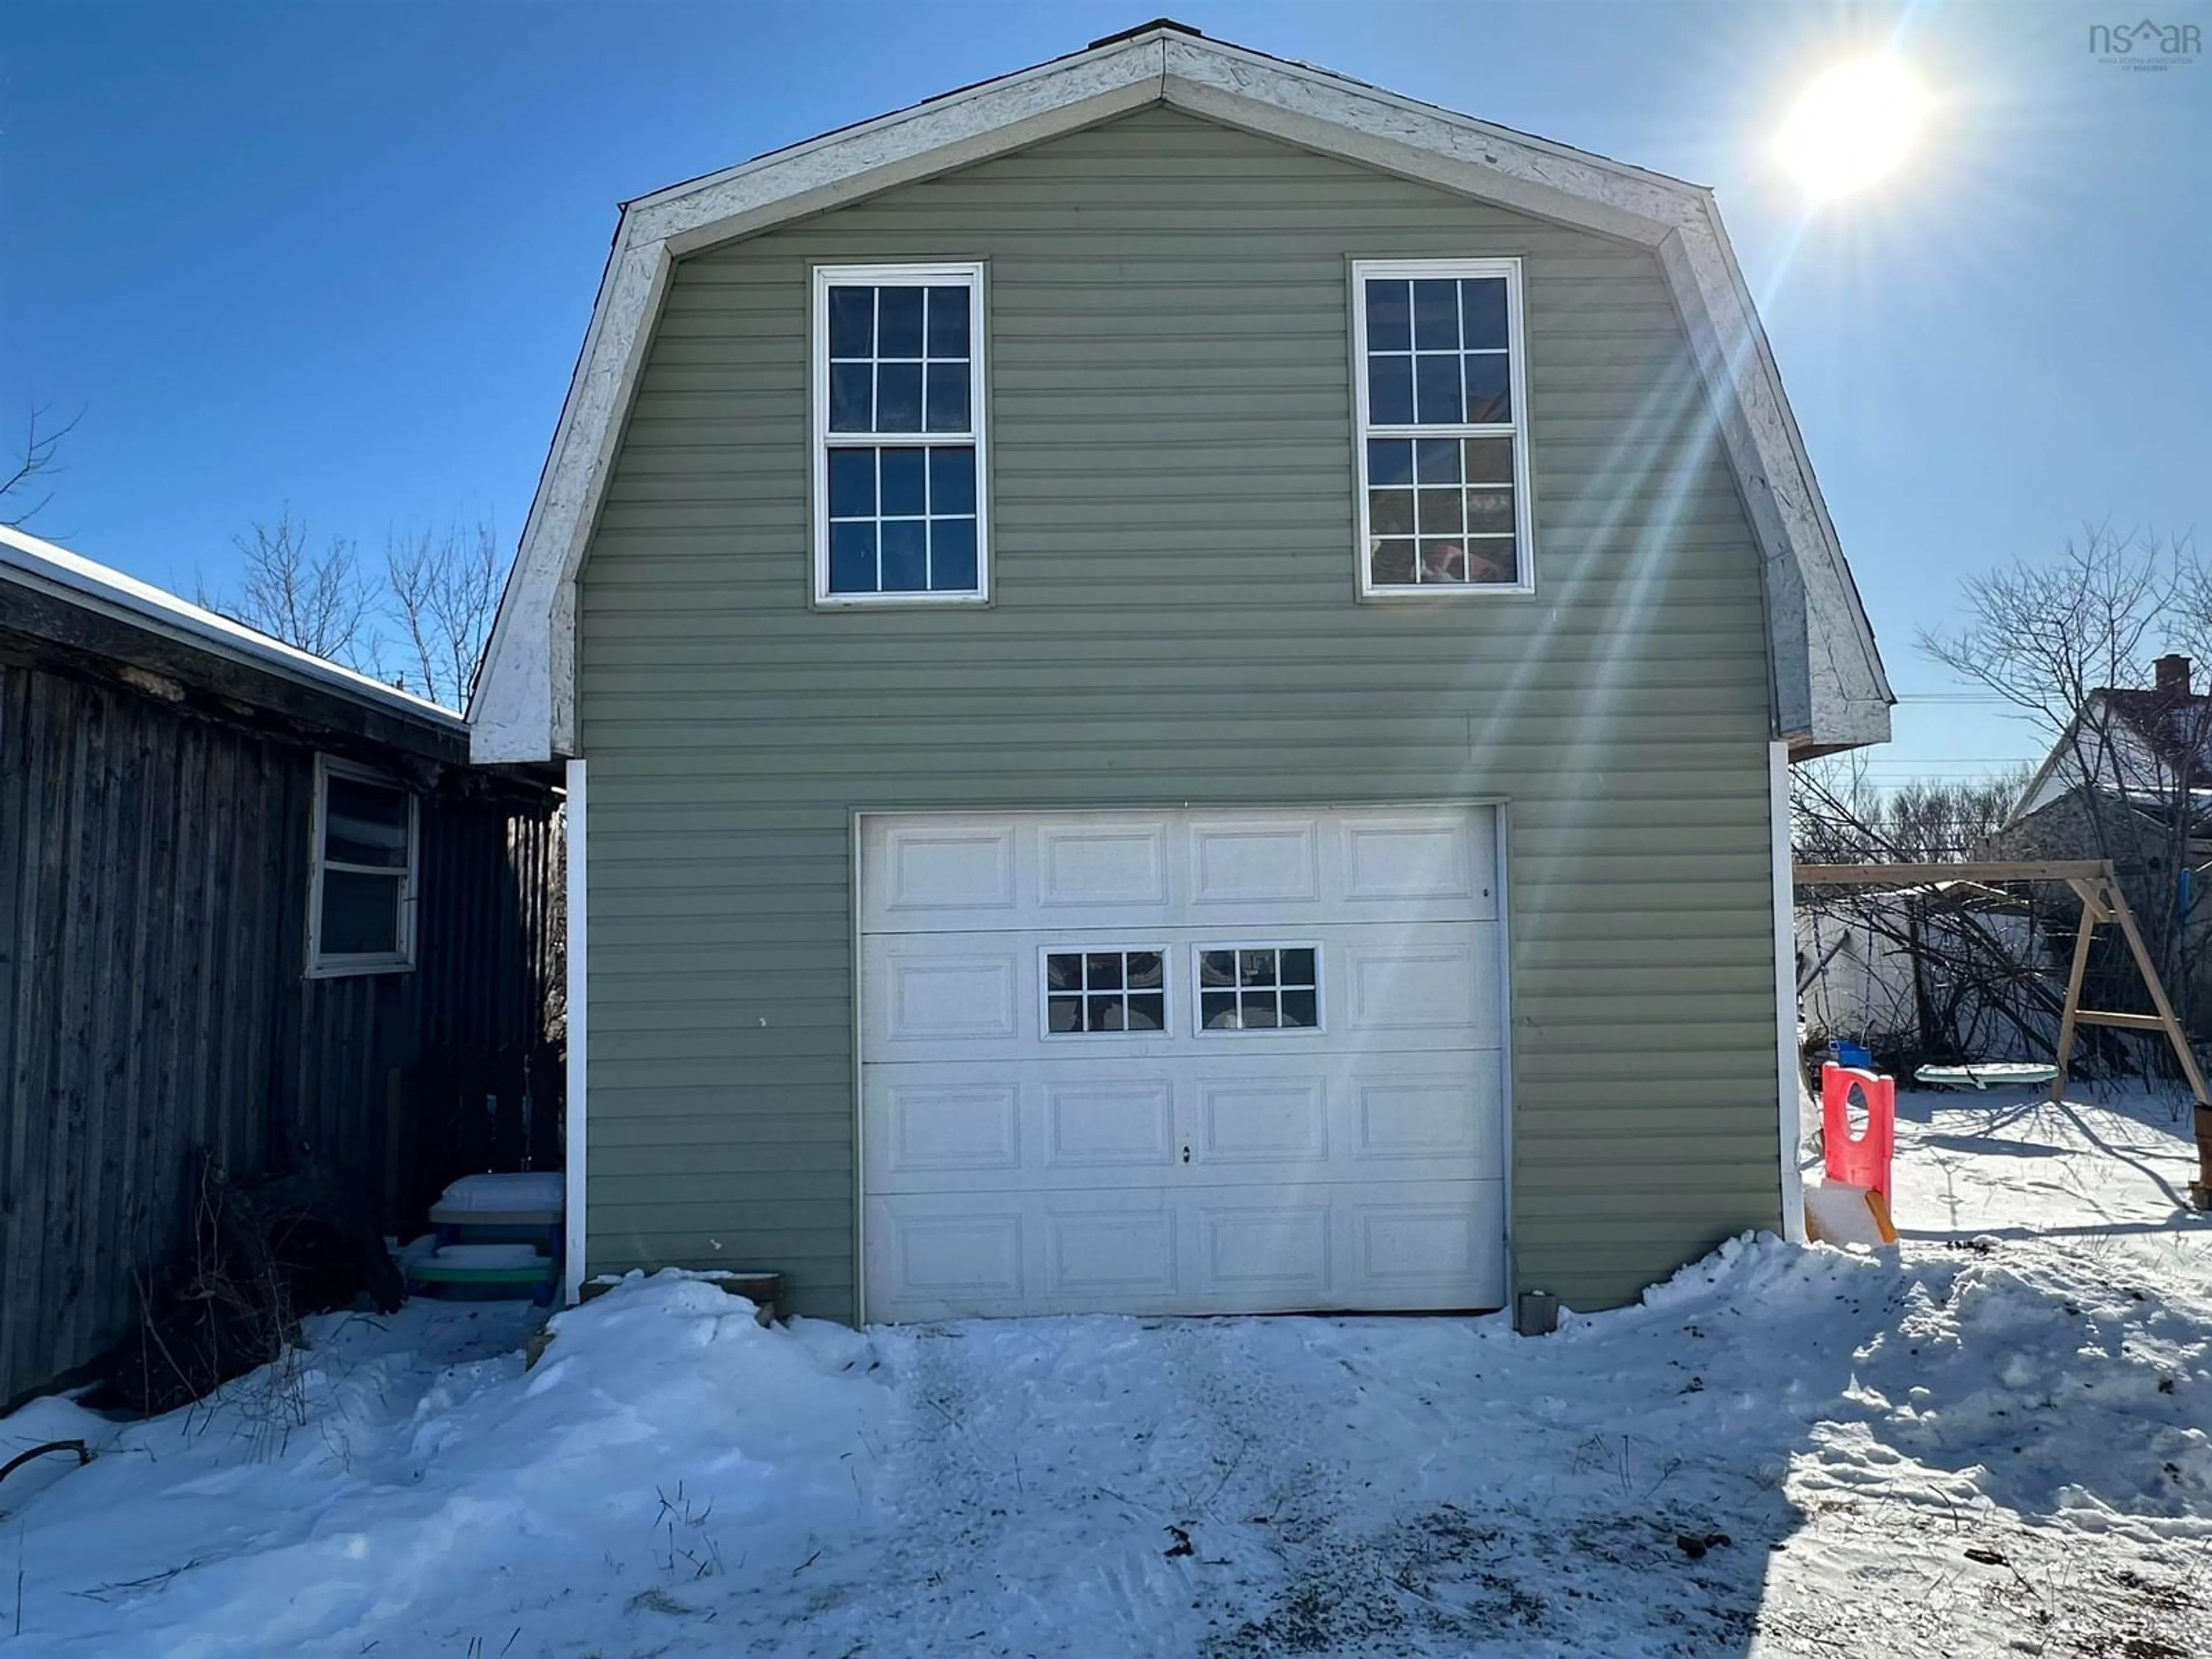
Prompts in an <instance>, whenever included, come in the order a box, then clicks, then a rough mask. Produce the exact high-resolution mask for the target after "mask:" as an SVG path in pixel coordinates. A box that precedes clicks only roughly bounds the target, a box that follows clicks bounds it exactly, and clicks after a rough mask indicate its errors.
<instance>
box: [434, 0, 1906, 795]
mask: <svg viewBox="0 0 2212 1659" xmlns="http://www.w3.org/2000/svg"><path fill="white" fill-rule="evenodd" d="M1153 103H1164V104H1167V105H1168V106H1171V107H1174V108H1177V109H1182V110H1185V111H1188V112H1189V113H1191V114H1193V115H1195V116H1199V117H1201V118H1206V119H1207V120H1212V121H1217V122H1219V123H1221V124H1223V125H1228V126H1232V127H1237V128H1239V129H1242V130H1243V131H1249V132H1255V133H1259V134H1262V135H1265V136H1268V137H1277V138H1280V139H1283V140H1285V142H1287V143H1294V144H1297V145H1299V146H1301V147H1303V148H1304V149H1311V150H1316V151H1318V152H1321V153H1322V154H1325V155H1337V156H1341V157H1344V158H1345V159H1346V160H1350V161H1358V162H1363V163H1365V164H1366V165H1368V166H1371V167H1377V168H1380V169H1382V170H1383V171H1385V172H1388V173H1395V174H1398V175H1400V176H1401V177H1405V178H1410V179H1419V180H1422V181H1425V182H1426V183H1429V184H1432V185H1437V186H1439V187H1441V188H1443V189H1446V190H1451V191H1458V192H1459V193H1461V194H1462V195H1466V196H1469V197H1475V198H1477V199H1480V200H1482V201H1486V202H1493V203H1496V204H1499V205H1501V206H1504V207H1509V208H1513V209H1516V210H1520V211H1522V212H1526V213H1529V214H1532V215H1535V216H1540V217H1542V218H1547V219H1551V220H1553V221H1556V222H1561V223H1565V224H1570V225H1574V226H1577V227H1580V228H1584V229H1589V230H1594V231H1598V232H1601V233H1603V234H1607V235H1611V236H1615V237H1619V238H1620V239H1622V240H1627V241H1631V242H1635V243H1639V244H1641V245H1643V246H1647V247H1650V248H1651V249H1652V250H1653V251H1654V252H1656V254H1657V255H1658V257H1659V260H1660V264H1661V267H1662V270H1664V272H1665V274H1666V277H1667V280H1668V283H1669V284H1670V286H1671V287H1672V289H1673V290H1674V297H1675V301H1676V303H1677V305H1678V307H1680V311H1681V313H1682V316H1683V319H1684V321H1685V324H1686V326H1687V328H1688V330H1689V334H1690V337H1691V341H1692V346H1693V348H1694V349H1695V352H1696V354H1697V358H1698V362H1699V368H1700V371H1701V372H1702V374H1704V376H1705V381H1706V384H1707V386H1708V388H1709V389H1710V391H1711V393H1712V396H1713V399H1714V406H1715V408H1716V410H1717V412H1718V415H1719V418H1720V423H1721V432H1722V438H1723V446H1724V447H1725V450H1726V453H1727V454H1728V458H1729V462H1730V464H1731V465H1732V466H1733V468H1734V470H1735V477H1736V480H1737V483H1738V485H1739V488H1740V489H1741V491H1742V494H1743V498H1744V501H1745V504H1746V506H1747V509H1748V510H1749V513H1750V515H1751V520H1752V525H1753V529H1754V531H1755V532H1756V533H1757V536H1758V538H1759V547H1760V550H1761V554H1762V556H1763V559H1764V570H1765V592H1766V608H1767V616H1768V629H1769V634H1770V636H1771V653H1770V654H1771V666H1772V672H1773V681H1774V696H1775V707H1774V720H1775V732H1776V735H1777V736H1778V737H1780V738H1785V739H1787V740H1788V741H1789V742H1790V745H1791V747H1792V749H1793V750H1797V751H1800V752H1811V751H1817V750H1829V749H1839V748H1849V747H1854V746H1857V745H1858V744H1869V743H1880V742H1882V741H1885V740H1886V739H1887V738H1888V736H1889V706H1890V704H1891V703H1892V702H1893V701H1894V699H1893V697H1892V696H1891V695H1890V690H1889V683H1888V680H1887V677H1886V676H1885V674H1884V672H1883V670H1882V665H1881V655H1880V653H1878V652H1877V650H1876V649H1875V641H1874V633H1873V630H1872V629H1871V628H1870V627H1869V625H1868V623H1867V619H1866V612H1865V611H1864V610H1863V608H1862V607H1861V605H1860V604H1859V599H1858V593H1857V589H1856V588H1855V587H1854V586H1853V585H1852V582H1851V578H1850V570H1849V568H1847V567H1846V565H1845V564H1844V556H1843V550H1842V548H1841V547H1840V545H1839V544H1838V542H1837V539H1836V532H1835V527H1834V526H1833V525H1832V524H1831V523H1830V521H1829V519H1828V513H1827V508H1826V506H1825V505H1824V504H1823V502H1822V501H1821V499H1820V488H1819V486H1818V485H1817V484H1816V483H1814V478H1813V471H1812V466H1811V465H1810V463H1809V462H1808V459H1806V454H1805V446H1804V441H1803V440H1802V438H1801V437H1800V435H1799V434H1798V430H1797V423H1796V419H1795V417H1794V416H1792V415H1791V414H1790V405H1789V402H1788V400H1787V398H1785V397H1784V394H1783V390H1782V380H1781V375H1780V374H1779V372H1778V369H1777V368H1776V367H1775V363H1774V358H1773V354H1772V352H1771V350H1770V349H1768V346H1767V343H1766V337H1765V333H1764V331H1762V330H1761V329H1760V327H1759V319H1758V316H1757V313H1756V312H1755V310H1754V308H1753V304H1752V300H1751V295H1750V291H1749V289H1747V287H1746V285H1745V283H1744V280H1743V276H1742V273H1741V271H1740V270H1738V269H1737V266H1736V263H1735V253H1734V252H1733V251H1732V250H1731V249H1730V247H1729V242H1728V237H1727V234H1726V233H1725V232H1724V231H1723V229H1722V228H1721V222H1720V215H1719V212H1718V210H1717V208H1716V206H1715V205H1714V203H1713V198H1712V195H1711V191H1706V190H1705V189H1703V188H1701V187H1699V186H1698V185H1688V184H1684V183H1681V182H1680V181H1679V180H1676V179H1668V178H1666V177H1664V176H1662V175H1661V174H1658V173H1647V172H1645V171H1644V170H1643V169H1642V168H1639V167H1629V166H1626V165H1624V164H1622V163H1620V162H1616V161H1607V160H1606V159H1604V158H1603V157H1601V156H1595V155H1587V154H1584V153H1583V152H1582V151H1579V150H1574V149H1568V148H1566V147H1565V146H1563V145H1559V144H1553V143H1548V142H1547V141H1546V140H1544V139H1541V138H1534V137H1528V136H1527V135H1525V134H1522V133H1516V132H1512V131H1508V130H1506V129H1504V128H1502V127H1495V126H1492V125H1487V124H1486V123H1484V122H1480V121H1476V120H1473V119H1470V118H1468V117H1466V116H1463V115H1455V114H1453V113H1451V112H1449V111H1446V110H1443V109H1438V108H1436V107H1434V106H1431V105H1427V104H1420V103H1416V102H1414V101H1413V100H1409V99H1404V98H1400V97H1397V96H1395V95H1394V94H1390V93H1387V92H1383V91H1381V90H1379V89H1377V88H1372V87H1369V86H1365V85H1363V84H1361V83H1360V82H1356V81H1352V80H1348V79H1346V78H1345V77H1343V76H1337V75H1334V74H1331V73H1329V72H1328V71H1327V70H1316V69H1313V68H1310V67H1308V66H1306V65H1304V64H1291V63H1286V62H1285V61H1283V60H1281V59H1279V58H1269V57H1267V56H1265V55H1264V54H1262V53H1259V52H1249V51H1247V50H1245V49H1243V48H1242V47H1239V46H1228V45H1225V44H1224V43H1221V42H1218V41H1212V40H1202V39H1199V38H1197V37H1195V36H1193V35H1190V34H1188V33H1183V32H1182V31H1179V30H1175V29H1164V28H1155V29H1149V30H1146V32H1144V33H1139V34H1136V35H1133V36H1132V37H1129V38H1128V39H1126V40H1114V41H1109V42H1107V43H1105V44H1103V45H1101V46H1095V47H1093V48H1091V50H1089V51H1087V52H1078V53H1075V54H1073V56H1071V57H1067V58H1056V59H1054V60H1053V61H1052V62H1050V63H1048V64H1038V65H1036V67H1034V68H1031V69H1027V70H1021V71H1019V72H1018V73H1016V74H1013V75H1008V76H1001V77H1000V78H999V79H997V80H995V81H987V82H982V83H981V85H978V86H975V87H970V88H965V89H963V90H962V91H959V92H954V93H950V94H946V95H945V96H944V97H941V98H936V99H933V100H930V101H928V102H927V103H924V104H919V105H916V106H914V107H913V108H911V109H906V110H901V111H898V112H896V113H893V114H890V115H885V116H882V117H880V118H877V119H875V120H872V121H867V122H863V123H861V124H860V125H857V126H853V127H848V128H844V129H842V130H840V131H836V132H833V133H829V134H825V135H823V137H819V138H815V139H812V140H810V141H809V142H807V143H803V144H799V145H796V146H794V147H793V148H791V149H783V150H778V151H775V153H773V154H771V155H764V156H762V157H759V158H758V159H757V160H755V161H748V162H746V163H744V165H742V166H740V167H731V168H729V169H727V170H726V171H724V172H720V173H710V174H708V176H707V177H705V178H702V179H695V180H693V181H691V182H690V183H688V184H684V185H676V186H674V187H673V188H671V189H669V190H665V191H659V192H657V193H656V194H654V195H651V196H647V197H641V199H639V200H638V201H636V202H634V203H631V204H629V206H628V207H627V208H625V209H624V210H623V217H622V223H621V226H620V228H618V229H617V233H616V236H615V244H614V248H613V251H612V252H611V254H610V255H609V257H608V261H607V269H606V274H605V276H604V277H603V278H602V280H601V282H600V286H599V299H598V301H597V303H596V305H595V306H594V307H593V310H592V321H591V326H590V328H589V330H588V331H586V335H585V337H584V349H583V353H582V356H581V357H580V359H579V361H578V362H577V365H576V371H575V374H574V379H573V380H571V382H570V384H569V388H568V400H567V402H566V404H564V405H563V406H562V410H561V419H560V423H559V425H558V427H557V428H556V430H555V433H554V438H553V447H552V451H551V453H550V455H549V456H548V458H547V460H546V465H545V471H544V475H543V477H542V478H541V479H540V481H539V484H538V495H537V499H536V500H535V501H533V502H532V505H531V509H530V517H529V520H528V521H527V522H526V525H525V526H524V528H523V535H522V546H521V550H520V554H519V555H518V556H517V558H516V561H515V567H514V572H513V576H512V577H511V578H510V579H509V580H508V583H507V592H506V593H505V595H504V596H503V598H502V599H501V604H500V611H499V617H498V620H497V622H496V623H495V626H494V628H493V630H492V637H491V644H490V647H489V651H488V653H487V654H486V657H485V660H484V667H483V674H482V676H481V678H479V681H478V683H477V691H476V696H475V697H474V699H473V701H472V702H471V706H470V711H469V714H470V720H471V728H472V732H473V738H472V741H473V744H474V752H475V757H476V758H477V760H478V761H484V762H489V761H530V760H545V759H550V758H551V757H555V756H566V755H573V754H574V753H575V752H576V738H575V690H574V678H575V580H576V573H577V571H578V569H579V568H580V565H581V563H582V562H583V556H584V550H585V546H586V543H587V542H588V540H589V538H590V536H591V532H592V524H593V521H594V520H595V519H596V517H597V514H598V510H599V500H600V495H601V493H602V491H603V490H604V489H605V483H606V479H607V475H608V472H609V471H610V469H611V466H612V465H613V460H614V449H615V445H616V443H617V440H618V438H619V435H620V433H621V429H622V424H623V417H624V416H625V414H626V413H627V411H628V409H629V403H630V398H631V396H632V394H633V392H635V387H636V383H637V378H638V375H639V373H640V371H641V368H642V367H643V363H644V357H645V351H646V347H647V343H648V342H649V340H650V338H651V336H652V332H653V323H654V320H655V319H656V318H657V317H658V315H659V308H660V302H661V298H662V295H663V294H664V293H665V290H666V287H667V283H668V275H669V269H670V266H671V262H672V261H673V260H675V259H676V258H680V257H681V256H683V255H684V254H686V253H691V252H697V251H698V250H700V249H702V248H705V247H709V246H715V245H717V244H720V243H723V242H727V241H731V240H736V239H737V238H738V237H742V236H746V235H750V234H756V233H757V232H759V231H762V230H764V229H766V228H769V227H770V226H772V225H775V224H780V223H782V222H785V221H787V220H790V219H794V218H797V217H799V216H801V215H805V214H811V213H817V212H820V211H821V210H823V209H825V208H829V207H834V206H836V205H839V204H842V203H845V202H849V201H855V200H858V199H860V198H861V197H866V196H870V195H873V194H875V193H876V192H878V191H884V190H887V189H890V188H892V187H894V186H896V185H902V184H906V183H908V182H910V181H912V180H915V179H923V178H927V177H929V176H932V175H933V174H936V173H943V172H946V171H948V170H950V169H951V168H955V167H966V166H969V165H970V164H972V163H974V162H976V161H982V160H984V159H987V157H990V156H994V155H1005V154H1006V153H1008V152H1010V151H1012V150H1017V149H1022V148H1024V147H1025V146H1028V145H1030V144H1034V143H1039V142H1040V141H1042V140H1044V139H1047V138H1050V137H1056V136H1057V135H1059V134H1061V133H1066V132H1073V131H1076V130H1078V129H1079V128H1082V127H1087V126H1091V125H1096V124H1097V123H1098V122H1100V121H1103V120H1106V119H1108V118H1110V117H1113V116H1115V115H1119V114H1121V113H1124V112H1127V111H1130V110H1133V109H1138V108H1141V107H1143V106H1146V105H1149V104H1153Z"/></svg>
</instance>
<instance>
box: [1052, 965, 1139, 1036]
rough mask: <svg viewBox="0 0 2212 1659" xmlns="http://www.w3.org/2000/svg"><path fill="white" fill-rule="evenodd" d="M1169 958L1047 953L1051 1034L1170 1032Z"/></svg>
mask: <svg viewBox="0 0 2212 1659" xmlns="http://www.w3.org/2000/svg"><path fill="white" fill-rule="evenodd" d="M1165 962H1166V957H1165V953H1164V951H1048V952H1047V953H1046V954H1045V959H1044V990H1045V1021H1044V1029H1045V1034H1046V1035H1047V1036H1075V1035H1077V1034H1079V1033H1083V1034H1088V1033H1093V1032H1111V1033H1123V1032H1147V1031H1164V1030H1167V1023H1168V1006H1167V990H1166V967H1165Z"/></svg>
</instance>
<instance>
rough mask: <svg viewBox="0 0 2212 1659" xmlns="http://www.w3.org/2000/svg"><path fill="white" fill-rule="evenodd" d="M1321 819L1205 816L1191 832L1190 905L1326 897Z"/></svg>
mask: <svg viewBox="0 0 2212 1659" xmlns="http://www.w3.org/2000/svg"><path fill="white" fill-rule="evenodd" d="M1321 841H1322V836H1321V823H1320V821H1319V819H1317V818H1307V819H1304V820H1299V821H1294V822H1289V823H1285V822H1281V821H1267V822H1255V821H1253V820H1251V819H1249V818H1246V819H1238V820H1229V821H1225V822H1217V821H1210V820H1204V819H1201V820H1199V821H1197V822H1194V823H1192V824H1191V825H1190V828H1189V832H1188V845H1189V854H1188V868H1189V872H1190V884H1189V889H1188V891H1189V898H1190V909H1191V911H1192V912H1193V913H1194V914H1200V913H1203V912H1205V911H1206V910H1209V909H1216V908H1221V907H1225V906H1239V905H1255V904H1264V905H1267V906H1269V907H1283V906H1288V907H1291V908H1292V909H1296V908H1297V907H1300V906H1310V905H1314V904H1317V903H1319V902H1320V901H1321V896H1322V892H1321Z"/></svg>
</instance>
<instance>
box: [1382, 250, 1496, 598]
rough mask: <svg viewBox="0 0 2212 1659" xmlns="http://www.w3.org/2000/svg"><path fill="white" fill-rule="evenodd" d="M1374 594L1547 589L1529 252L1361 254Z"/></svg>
mask: <svg viewBox="0 0 2212 1659" xmlns="http://www.w3.org/2000/svg"><path fill="white" fill-rule="evenodd" d="M1352 287H1353V290H1354V302H1353V306H1352V318H1353V322H1352V335H1353V341H1354V346H1355V350H1356V355H1357V356H1358V387H1357V391H1356V394H1355V395H1356V401H1357V403H1358V417H1359V442H1358V450H1359V532H1360V533H1359V587H1360V592H1362V593H1363V594H1370V595H1371V594H1392V593H1420V594H1437V593H1449V592H1461V593H1469V592H1528V591H1529V590H1530V588H1531V587H1532V586H1533V582H1532V579H1531V571H1530V557H1531V552H1532V549H1531V545H1530V543H1531V538H1530V535H1529V526H1528V444H1527V431H1526V420H1527V414H1526V410H1525V404H1526V403H1527V394H1526V392H1525V390H1524V388H1523V384H1522V380H1523V377H1522V346H1521V262H1520V261H1519V260H1517V259H1473V260H1468V259H1460V260H1430V259H1422V260H1400V261H1392V262H1389V263H1382V262H1370V261H1357V262H1355V263H1354V264H1353V265H1352Z"/></svg>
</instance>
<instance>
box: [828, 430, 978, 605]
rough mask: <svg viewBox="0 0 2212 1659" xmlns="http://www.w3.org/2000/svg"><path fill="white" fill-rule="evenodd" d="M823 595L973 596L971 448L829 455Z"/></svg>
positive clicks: (839, 450)
mask: <svg viewBox="0 0 2212 1659" xmlns="http://www.w3.org/2000/svg"><path fill="white" fill-rule="evenodd" d="M975 574H976V570H975V446H974V445H973V444H957V445H955V444H936V445H929V446H921V445H904V444H901V445H889V444H886V445H882V446H879V447H868V448H860V447H848V446H840V447H836V448H833V449H832V450H831V451H830V452H829V591H830V592H832V593H897V592H922V593H970V592H975Z"/></svg>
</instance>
